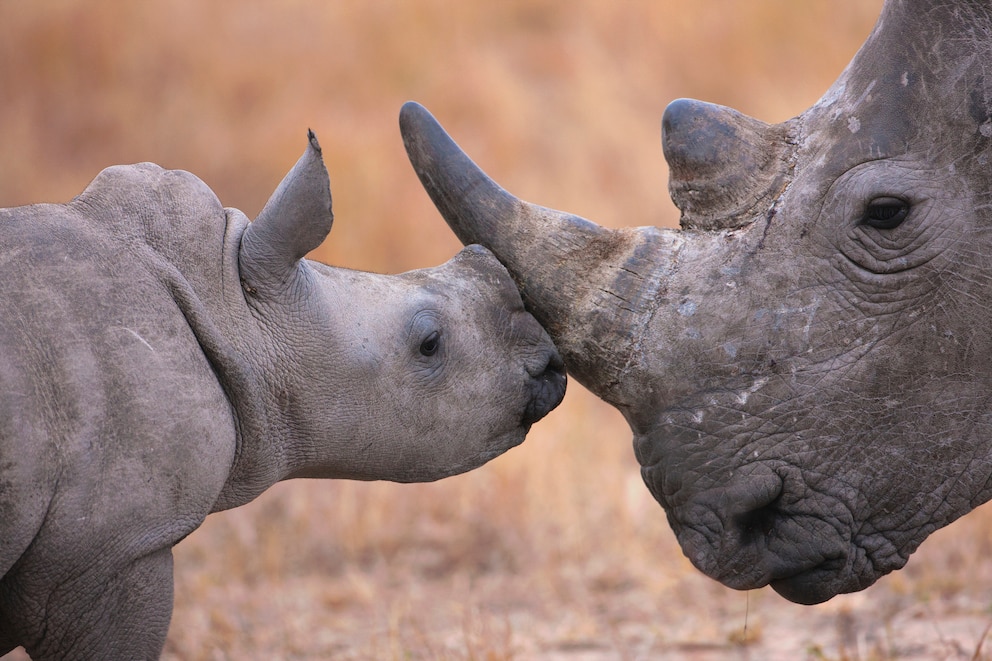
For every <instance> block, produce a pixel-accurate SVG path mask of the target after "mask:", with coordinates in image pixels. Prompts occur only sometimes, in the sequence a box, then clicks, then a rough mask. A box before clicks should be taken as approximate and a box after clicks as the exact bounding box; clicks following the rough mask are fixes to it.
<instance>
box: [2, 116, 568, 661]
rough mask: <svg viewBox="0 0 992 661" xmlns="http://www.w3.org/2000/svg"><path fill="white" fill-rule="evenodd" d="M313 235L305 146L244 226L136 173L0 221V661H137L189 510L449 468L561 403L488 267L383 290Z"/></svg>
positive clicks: (462, 257) (157, 645)
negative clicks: (321, 481) (320, 252)
mask: <svg viewBox="0 0 992 661" xmlns="http://www.w3.org/2000/svg"><path fill="white" fill-rule="evenodd" d="M331 221H332V215H331V194H330V188H329V185H328V178H327V171H326V170H325V168H324V164H323V160H322V158H321V152H320V146H319V145H318V144H317V140H316V138H315V137H314V136H313V134H312V133H311V134H310V144H309V146H308V148H307V151H306V153H305V154H304V155H303V157H302V158H301V159H300V160H299V162H298V163H297V164H296V165H295V167H294V168H293V170H292V171H291V172H290V173H289V174H288V175H287V176H286V178H285V179H284V180H283V182H282V183H281V184H280V186H279V188H278V189H277V190H276V191H275V193H274V194H273V195H272V198H271V199H270V200H269V202H268V203H267V204H266V206H265V208H264V209H262V211H261V213H260V214H259V215H258V218H256V219H255V220H254V221H253V222H251V223H249V221H248V219H247V218H246V217H245V215H244V214H242V213H241V212H239V211H237V210H234V209H225V208H223V207H222V206H221V205H220V203H219V202H218V200H217V198H216V196H215V195H214V194H213V193H212V192H211V191H210V189H208V188H207V187H206V185H205V184H203V182H201V181H200V180H199V179H197V178H196V177H194V176H193V175H191V174H189V173H186V172H178V171H168V170H163V169H161V168H159V167H158V166H155V165H151V164H142V165H133V166H117V167H112V168H108V169H107V170H104V171H103V172H102V173H101V174H100V175H99V176H98V177H97V178H96V179H95V180H94V181H93V182H92V183H91V184H90V186H89V187H88V188H87V189H86V190H85V191H84V192H83V193H82V194H81V195H80V196H79V197H77V198H75V199H74V200H72V201H71V202H69V203H68V204H39V205H33V206H27V207H20V208H12V209H0V282H2V283H3V284H2V286H0V311H2V313H0V655H2V654H3V653H4V652H6V651H8V650H10V649H12V648H14V647H16V646H18V645H23V646H24V647H25V648H26V649H27V651H28V653H29V654H30V655H31V656H32V658H34V659H149V658H156V657H157V656H158V655H159V654H160V653H161V650H162V646H163V643H164V640H165V636H166V632H167V630H168V627H169V619H170V616H171V612H172V547H173V545H175V544H176V543H177V542H179V541H180V540H181V539H183V538H184V537H185V536H186V535H188V534H189V533H190V532H192V531H193V530H195V529H196V528H197V527H198V526H199V525H200V524H201V523H202V522H203V519H204V517H206V516H207V514H210V513H211V512H217V511H220V510H225V509H229V508H232V507H237V506H238V505H242V504H244V503H247V502H248V501H250V500H252V499H253V498H255V497H256V496H258V495H259V494H260V493H261V492H262V491H264V490H265V489H266V488H268V487H269V486H271V485H272V484H274V483H275V482H277V481H279V480H284V479H287V478H293V477H326V478H351V479H359V480H380V479H382V480H394V481H397V482H414V481H429V480H436V479H439V478H443V477H445V476H448V475H453V474H455V473H460V472H463V471H467V470H470V469H472V468H475V467H477V466H480V465H482V464H484V463H485V462H487V461H488V460H490V459H492V458H493V457H496V456H498V455H499V454H501V453H503V452H505V451H506V450H507V449H509V448H511V447H513V446H515V445H517V444H519V443H520V442H521V441H523V439H524V435H525V434H526V433H527V431H528V429H529V428H530V425H531V424H532V423H533V422H535V421H536V420H538V419H540V418H541V417H542V416H544V415H545V414H546V413H548V411H550V410H551V409H552V408H554V407H555V406H556V405H557V404H558V403H559V402H560V401H561V398H562V396H563V394H564V389H565V375H564V371H563V368H562V363H561V359H560V358H559V356H558V354H557V352H556V350H555V348H554V346H553V344H552V343H551V340H550V339H549V338H548V336H547V334H545V332H544V330H543V329H542V328H541V327H540V326H539V325H538V323H537V322H536V321H535V320H534V319H533V318H532V317H531V316H530V315H529V314H528V313H527V312H525V311H524V307H523V304H522V302H521V299H520V296H519V294H518V293H517V289H516V287H515V286H514V284H513V282H512V281H511V279H510V277H509V275H508V274H507V272H506V271H505V270H504V269H503V267H502V266H501V265H500V264H499V263H498V262H497V261H496V259H495V258H494V257H493V256H492V255H491V254H490V253H489V252H488V251H486V250H485V249H483V248H480V247H468V248H466V249H464V250H463V251H462V252H460V253H459V254H458V255H457V256H456V257H454V258H453V259H452V260H451V261H449V262H447V263H446V264H444V265H442V266H439V267H436V268H431V269H424V270H420V271H413V272H410V273H404V274H401V275H394V276H384V275H376V274H371V273H361V272H355V271H350V270H346V269H340V268H332V267H328V266H324V265H322V264H318V263H315V262H312V261H308V260H306V259H304V258H303V257H304V255H306V254H307V253H308V252H309V251H311V250H313V249H314V248H316V247H317V246H318V245H320V243H321V242H322V241H323V240H324V238H325V237H326V236H327V233H328V232H329V231H330V229H331Z"/></svg>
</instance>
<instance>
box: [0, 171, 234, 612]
mask: <svg viewBox="0 0 992 661" xmlns="http://www.w3.org/2000/svg"><path fill="white" fill-rule="evenodd" d="M162 172H164V171H162ZM139 174H140V173H139ZM101 176H104V175H101ZM98 182H99V178H98V181H97V182H94V184H97V183H98ZM92 188H93V187H92V186H91V189H92ZM91 189H87V193H92V191H91ZM87 193H84V194H83V195H82V196H80V198H77V199H76V200H74V201H73V202H72V203H70V204H69V205H35V206H31V207H22V208H18V209H7V210H0V282H3V286H2V287H0V309H2V310H3V315H2V316H0V356H2V358H0V362H2V367H3V369H2V370H0V487H2V488H0V539H2V540H4V542H3V544H2V545H0V575H2V574H4V573H7V572H8V571H9V570H10V568H11V566H13V565H15V563H16V567H17V570H18V571H19V573H20V575H21V577H22V578H23V577H24V576H25V575H32V576H34V578H32V580H53V581H54V580H63V579H64V578H65V576H61V577H50V579H49V578H48V577H47V576H45V573H46V572H50V571H51V570H50V569H48V568H50V567H54V566H59V567H61V568H62V569H61V570H60V571H61V573H63V574H67V575H71V576H75V575H76V574H82V573H89V574H90V575H93V576H95V575H96V574H98V573H100V572H99V571H98V568H97V567H95V566H92V565H93V556H92V555H91V554H90V553H88V552H87V551H94V552H100V551H103V550H106V549H109V548H111V547H113V548H115V549H118V550H114V551H113V552H108V553H106V554H105V555H104V554H100V555H98V556H96V557H100V558H102V559H101V560H100V561H99V562H97V563H95V565H104V564H108V567H106V568H105V569H106V570H107V571H112V569H111V567H112V565H113V564H114V563H115V562H125V561H126V560H127V559H128V558H125V557H124V556H138V555H141V554H143V553H147V552H150V551H152V550H154V549H155V548H162V547H164V546H167V545H171V544H174V543H175V542H176V541H178V540H179V539H181V538H182V537H183V536H184V535H186V534H188V533H189V532H190V531H191V530H193V529H194V528H195V527H196V526H197V525H199V523H200V521H202V519H203V517H204V516H205V515H206V514H207V512H209V510H210V507H211V505H212V503H213V500H214V499H215V498H216V496H217V493H218V492H219V491H220V489H221V487H222V485H223V483H224V480H225V478H226V475H227V470H228V469H229V467H230V465H231V462H232V459H233V453H234V448H235V431H234V425H233V421H232V417H231V412H230V404H229V401H228V399H227V397H226V395H225V392H224V390H223V388H222V387H221V385H220V384H219V383H218V381H217V377H216V374H215V372H214V370H213V368H212V366H211V364H210V362H209V361H208V360H207V358H206V356H205V355H204V352H203V350H202V349H201V347H200V342H199V340H198V337H197V334H196V333H195V332H194V330H193V329H191V328H190V325H189V322H188V321H187V317H188V315H187V311H185V310H183V309H182V307H181V305H180V304H179V303H178V302H177V301H176V297H175V288H176V282H177V281H181V282H188V283H189V284H190V288H192V289H196V290H202V289H204V288H209V281H210V278H212V277H215V276H214V275H213V274H211V273H210V272H209V270H210V269H211V268H214V269H216V268H217V267H211V266H208V265H209V264H210V261H209V260H207V259H205V257H206V256H205V255H201V256H196V255H194V256H192V257H186V258H185V262H183V261H182V260H180V263H179V264H178V265H177V264H175V263H174V260H172V259H170V255H169V253H170V251H172V252H174V251H177V250H181V242H182V241H183V240H187V241H188V240H189V236H188V233H189V230H190V228H189V227H185V228H184V227H177V226H176V223H174V222H173V223H171V228H170V223H169V222H168V221H169V215H170V214H168V213H166V214H163V213H160V211H161V209H156V208H153V207H150V206H149V205H147V204H144V206H142V199H145V200H147V198H149V197H155V196H159V197H161V195H162V191H161V190H160V189H159V190H156V189H151V190H147V189H140V188H139V189H132V193H131V194H130V195H129V194H128V191H127V190H126V189H124V190H120V189H118V194H117V199H118V200H120V201H121V202H122V206H124V207H126V206H128V205H130V206H131V207H132V209H133V213H129V212H127V210H126V209H124V210H122V208H121V205H119V206H118V208H116V209H115V208H114V207H113V205H108V204H105V203H103V200H102V199H101V198H100V197H99V196H93V195H89V196H88V195H87ZM194 197H195V196H194ZM135 205H137V206H135ZM172 206H173V207H175V206H176V205H174V204H173V205H172ZM173 215H175V214H173ZM214 221H216V217H214ZM180 225H181V223H180ZM170 229H171V230H172V231H174V232H175V235H170ZM184 234H186V236H184ZM221 234H222V229H221V230H220V231H219V232H217V235H218V238H217V239H216V241H215V243H217V242H219V241H220V238H219V237H220V235H221ZM209 243H210V242H209V241H200V242H198V243H193V244H192V245H189V246H188V248H187V251H189V252H196V251H201V252H203V251H209V250H210V248H211V246H210V245H209ZM213 259H214V261H215V262H216V261H219V254H215V255H214V258H213ZM196 263H200V264H201V265H203V268H202V269H201V270H196V269H192V268H191V264H196ZM204 270H206V271H207V272H206V273H204ZM187 274H188V275H187ZM194 283H195V284H194ZM86 565H91V566H89V567H87V566H86ZM25 572H27V574H25ZM32 572H35V573H34V574H32ZM14 573H17V572H14ZM8 579H10V576H7V577H5V578H4V579H3V580H4V581H7V580H8ZM5 606H6V607H9V606H11V605H10V604H0V609H2V608H3V607H5Z"/></svg>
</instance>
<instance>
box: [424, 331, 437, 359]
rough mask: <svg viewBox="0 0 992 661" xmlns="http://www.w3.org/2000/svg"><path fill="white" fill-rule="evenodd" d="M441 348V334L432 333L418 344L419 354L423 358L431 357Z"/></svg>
mask: <svg viewBox="0 0 992 661" xmlns="http://www.w3.org/2000/svg"><path fill="white" fill-rule="evenodd" d="M440 348H441V333H439V332H438V331H434V332H433V333H431V334H430V335H428V336H427V337H426V338H425V339H424V341H423V342H421V343H420V354H421V355H423V356H433V355H434V354H436V353H437V350H438V349H440Z"/></svg>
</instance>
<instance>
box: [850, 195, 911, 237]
mask: <svg viewBox="0 0 992 661" xmlns="http://www.w3.org/2000/svg"><path fill="white" fill-rule="evenodd" d="M908 215H909V203H908V202H906V201H905V200H901V199H899V198H898V197H876V198H875V199H874V200H872V201H871V202H869V203H868V207H867V208H866V209H865V215H864V218H862V219H861V222H862V223H864V224H865V225H868V226H869V227H874V228H875V229H880V230H890V229H894V228H896V227H898V226H899V224H900V223H902V221H904V220H906V216H908Z"/></svg>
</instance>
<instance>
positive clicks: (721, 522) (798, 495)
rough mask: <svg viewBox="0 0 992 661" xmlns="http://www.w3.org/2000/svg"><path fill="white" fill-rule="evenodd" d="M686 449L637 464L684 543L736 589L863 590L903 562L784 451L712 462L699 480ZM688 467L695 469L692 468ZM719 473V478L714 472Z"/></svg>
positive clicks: (825, 594)
mask: <svg viewBox="0 0 992 661" xmlns="http://www.w3.org/2000/svg"><path fill="white" fill-rule="evenodd" d="M691 462H692V459H691V455H689V456H680V457H679V458H678V459H677V460H676V461H675V462H674V463H676V464H681V465H682V467H683V472H682V473H680V475H678V476H676V475H674V474H673V473H672V472H670V471H666V470H665V467H666V466H671V465H672V464H671V462H670V461H659V462H657V463H654V464H652V465H648V466H643V467H642V476H643V478H644V481H645V483H646V484H647V486H648V487H649V489H650V490H651V492H652V493H653V494H654V496H655V498H656V499H657V500H658V501H659V502H660V503H661V505H662V506H663V507H664V508H665V510H666V512H667V513H668V518H669V522H670V523H671V525H672V528H673V530H674V531H675V534H676V538H677V539H678V542H679V544H680V546H681V547H682V550H683V553H684V554H685V555H686V557H687V558H688V559H689V560H690V562H692V564H693V565H694V566H695V567H696V568H697V569H699V570H700V571H702V572H703V573H704V574H706V575H707V576H709V577H711V578H713V579H715V580H717V581H719V582H721V583H723V584H724V585H726V586H727V587H730V588H733V589H737V590H752V589H758V588H762V587H765V586H770V587H771V588H772V589H773V590H775V591H776V592H777V593H778V594H780V595H781V596H783V597H784V598H786V599H788V600H789V601H792V602H795V603H799V604H817V603H821V602H824V601H827V600H828V599H831V598H832V597H834V596H836V595H838V594H842V593H847V592H856V591H858V590H862V589H864V588H866V587H868V586H869V585H871V584H872V583H874V582H875V581H876V580H877V579H878V578H880V577H881V576H882V575H884V574H887V573H889V572H890V571H892V570H894V569H898V568H899V567H901V566H902V565H903V564H905V555H904V554H898V553H896V549H895V547H894V546H893V545H892V544H891V542H890V541H889V540H887V539H885V538H884V537H882V536H881V535H866V534H863V533H864V529H866V528H867V527H868V526H866V525H863V524H860V523H859V521H858V519H857V518H856V516H855V515H854V514H853V512H854V510H855V508H854V506H853V504H852V503H845V502H844V501H843V500H842V499H841V498H838V497H834V496H829V495H828V494H830V493H837V491H838V490H837V489H832V488H831V489H827V488H824V485H823V484H820V483H819V482H818V480H819V476H817V475H805V474H804V471H803V469H801V468H800V467H799V466H796V465H794V464H790V463H787V462H785V461H783V460H781V459H770V458H769V459H764V460H760V461H752V462H750V463H743V464H741V465H738V466H735V467H732V468H731V467H729V466H728V467H727V468H726V469H723V470H717V469H715V468H713V467H709V468H708V470H709V471H710V472H708V473H707V475H708V476H709V477H707V478H702V479H707V480H710V481H708V482H706V483H705V484H700V483H690V482H687V481H686V480H685V479H684V477H683V476H684V475H685V473H686V471H685V470H684V469H685V466H686V465H687V464H690V463H691ZM688 472H690V473H691V471H688ZM717 475H719V476H720V477H719V478H717V477H715V476H717Z"/></svg>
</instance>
